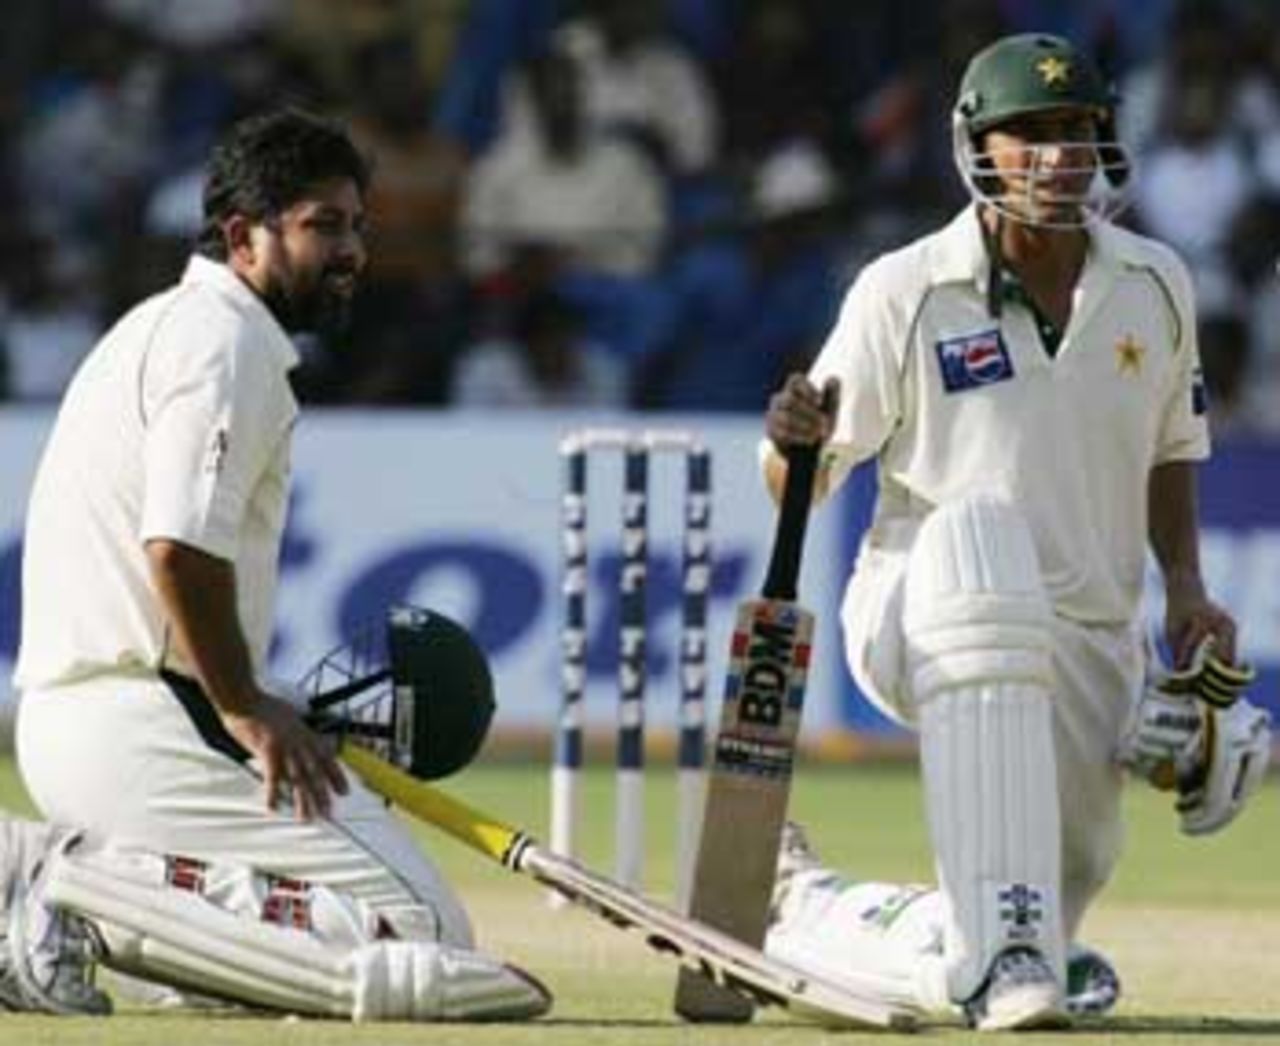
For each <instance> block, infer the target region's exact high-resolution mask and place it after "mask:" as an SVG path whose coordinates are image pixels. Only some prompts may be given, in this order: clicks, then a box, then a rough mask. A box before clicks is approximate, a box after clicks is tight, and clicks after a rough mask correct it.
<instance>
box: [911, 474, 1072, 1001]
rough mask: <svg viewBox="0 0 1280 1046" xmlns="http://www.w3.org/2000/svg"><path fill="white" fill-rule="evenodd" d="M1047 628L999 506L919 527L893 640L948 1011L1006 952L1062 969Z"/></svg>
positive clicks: (1023, 545)
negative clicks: (903, 676) (907, 713)
mask: <svg viewBox="0 0 1280 1046" xmlns="http://www.w3.org/2000/svg"><path fill="white" fill-rule="evenodd" d="M1049 614H1050V610H1049V607H1048V602H1047V600H1046V598H1045V595H1044V591H1043V587H1042V583H1041V580H1040V572H1039V567H1038V564H1037V561H1036V555H1035V549H1034V547H1033V545H1032V542H1031V535H1030V532H1029V531H1028V529H1027V526H1026V523H1025V522H1024V520H1023V519H1022V517H1021V515H1020V514H1019V513H1018V511H1017V510H1016V509H1015V508H1014V507H1013V506H1012V505H1009V504H1007V503H1005V502H1002V501H999V500H996V499H994V498H989V497H985V496H981V497H972V498H965V499H961V500H960V501H957V502H955V503H952V504H948V505H944V506H942V507H940V508H938V509H936V510H935V511H934V512H933V513H932V514H931V515H930V516H929V517H928V519H926V520H925V522H924V524H923V525H922V527H921V529H920V532H919V534H918V535H917V538H916V542H915V545H914V546H913V548H912V551H911V555H910V559H909V561H908V566H907V578H906V592H905V599H904V609H903V632H904V635H905V637H906V646H907V670H908V673H909V683H910V687H911V692H912V696H913V698H914V700H915V702H916V704H917V709H918V719H919V729H920V761H921V766H922V769H923V774H924V784H925V800H926V804H927V806H928V814H929V826H930V832H931V836H932V840H933V847H934V854H935V859H936V862H937V869H938V879H939V887H940V889H941V891H942V894H943V897H944V899H945V901H946V903H945V904H944V906H943V911H944V914H945V919H944V926H945V937H944V951H945V956H946V963H947V978H948V984H949V989H950V992H951V997H952V999H953V1000H955V1001H956V1002H963V1001H965V1000H967V999H969V998H970V997H971V996H973V995H974V993H975V992H977V991H978V990H979V989H980V988H981V987H982V984H983V981H984V979H985V977H986V975H987V971H988V969H989V968H990V966H991V963H992V960H993V959H994V958H995V957H996V956H997V955H998V954H999V953H1000V952H1001V951H1003V950H1004V949H1006V948H1009V947H1011V946H1016V945H1023V946H1030V947H1034V948H1036V949H1037V950H1038V951H1040V952H1041V954H1042V955H1044V957H1045V958H1046V959H1047V960H1048V961H1049V962H1050V963H1051V964H1052V965H1053V967H1054V968H1055V969H1056V970H1058V971H1059V977H1060V979H1061V977H1062V976H1063V970H1064V969H1065V966H1064V949H1063V941H1062V936H1063V931H1062V916H1061V911H1060V907H1059V897H1058V894H1059V883H1060V880H1061V837H1060V823H1059V809H1058V794H1057V775H1056V771H1055V757H1054V747H1053V724H1052V713H1051V708H1050V704H1049V699H1050V688H1051V684H1052V678H1053V677H1052V667H1051V660H1050V649H1049V643H1050V639H1049V627H1048V621H1049Z"/></svg>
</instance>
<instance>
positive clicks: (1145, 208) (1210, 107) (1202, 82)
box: [1134, 65, 1257, 283]
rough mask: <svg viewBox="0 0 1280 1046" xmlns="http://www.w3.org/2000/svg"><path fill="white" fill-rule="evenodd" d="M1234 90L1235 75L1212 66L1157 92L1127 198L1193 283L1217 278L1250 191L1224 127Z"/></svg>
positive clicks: (1240, 156)
mask: <svg viewBox="0 0 1280 1046" xmlns="http://www.w3.org/2000/svg"><path fill="white" fill-rule="evenodd" d="M1234 90H1235V72H1234V70H1233V69H1232V68H1231V67H1230V66H1223V65H1218V66H1206V67H1202V68H1198V69H1195V70H1190V71H1188V72H1187V73H1186V75H1184V76H1182V77H1180V78H1179V79H1178V80H1177V81H1176V82H1174V83H1172V84H1170V85H1169V86H1168V87H1167V88H1166V89H1165V90H1164V91H1163V92H1162V95H1161V98H1162V101H1163V104H1164V112H1163V113H1162V115H1161V120H1160V124H1159V127H1158V129H1157V132H1156V134H1155V136H1154V137H1153V138H1152V139H1151V140H1150V142H1149V143H1148V145H1147V149H1146V155H1145V157H1144V159H1143V172H1142V178H1141V180H1140V181H1139V182H1138V184H1137V190H1136V195H1135V198H1134V204H1135V210H1136V215H1137V218H1138V219H1139V221H1140V222H1141V224H1142V226H1143V227H1144V228H1145V229H1146V230H1147V231H1149V232H1150V234H1151V235H1152V236H1155V237H1156V238H1158V239H1161V240H1164V241H1165V242H1167V243H1169V244H1170V245H1171V246H1173V247H1174V248H1176V249H1177V250H1178V252H1179V253H1180V254H1181V255H1182V256H1183V258H1184V260H1185V261H1186V262H1187V264H1188V266H1189V267H1190V268H1191V271H1192V275H1193V276H1194V277H1195V278H1196V280H1197V283H1203V282H1204V281H1206V280H1210V279H1217V278H1219V277H1218V273H1219V271H1220V269H1221V268H1222V265H1223V256H1222V247H1223V241H1224V238H1225V237H1226V234H1227V229H1228V227H1229V226H1230V224H1231V220H1232V218H1233V217H1234V215H1235V214H1236V212H1237V211H1238V210H1239V209H1240V208H1241V207H1242V206H1244V204H1245V202H1246V201H1247V200H1248V199H1249V197H1250V195H1251V194H1252V193H1253V191H1254V189H1255V186H1256V184H1257V177H1256V174H1255V170H1254V167H1253V164H1252V162H1251V158H1250V154H1249V151H1248V146H1247V143H1246V142H1245V141H1244V140H1243V139H1242V138H1241V136H1240V135H1238V134H1237V133H1235V131H1234V130H1233V128H1232V125H1231V121H1230V105H1231V99H1232V97H1233V95H1234Z"/></svg>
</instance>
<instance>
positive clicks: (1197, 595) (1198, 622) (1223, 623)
mask: <svg viewBox="0 0 1280 1046" xmlns="http://www.w3.org/2000/svg"><path fill="white" fill-rule="evenodd" d="M1164 634H1165V638H1166V640H1167V641H1168V643H1169V649H1170V651H1172V653H1173V667H1174V668H1185V667H1187V665H1188V664H1190V662H1191V655H1192V654H1194V653H1195V651H1196V649H1197V648H1198V647H1199V646H1200V644H1201V643H1202V642H1204V640H1205V639H1206V638H1207V637H1209V636H1212V637H1213V649H1214V651H1215V653H1216V654H1217V655H1218V657H1219V658H1221V659H1222V660H1223V661H1225V662H1227V663H1228V664H1231V663H1234V661H1235V659H1236V623H1235V620H1234V619H1233V618H1232V617H1231V615H1230V614H1228V613H1227V612H1226V611H1225V610H1223V609H1222V607H1220V606H1218V605H1217V604H1216V603H1214V602H1213V600H1211V599H1210V598H1209V597H1208V596H1207V595H1206V594H1205V591H1204V587H1203V586H1202V585H1200V584H1198V583H1197V584H1190V585H1178V584H1171V585H1168V586H1167V588H1166V591H1165V612H1164Z"/></svg>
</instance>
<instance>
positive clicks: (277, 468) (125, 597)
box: [14, 257, 298, 690]
mask: <svg viewBox="0 0 1280 1046" xmlns="http://www.w3.org/2000/svg"><path fill="white" fill-rule="evenodd" d="M296 362H297V354H296V351H295V349H294V347H293V345H292V343H291V342H290V341H289V339H288V338H287V337H286V335H285V333H284V331H283V329H282V328H281V327H280V325H279V324H278V323H277V322H276V320H275V318H274V317H273V316H272V315H271V313H270V312H269V311H268V309H267V307H266V306H265V305H264V304H263V302H262V301H261V299H259V298H258V296H257V295H256V294H254V292H253V291H252V290H250V289H249V288H248V287H247V286H246V285H245V284H244V283H242V282H241V281H240V279H239V278H238V277H237V276H236V275H235V274H234V273H233V272H232V271H231V270H230V269H228V268H227V267H226V266H224V265H221V264H218V263H216V262H213V261H210V260H208V259H205V258H201V257H193V258H192V259H191V261H190V263H189V264H188V266H187V269H186V272H185V273H184V274H183V277H182V280H181V282H180V283H178V284H177V285H176V286H175V287H172V288H170V289H169V290H167V291H165V292H163V293H161V294H158V295H156V296H154V297H152V298H149V299H147V300H146V301H144V302H142V303H141V304H139V305H138V306H136V307H135V308H134V309H132V310H131V311H130V312H129V313H127V314H126V315H125V316H124V317H123V318H122V319H121V320H120V321H119V322H118V323H117V324H116V325H115V326H114V327H113V328H112V329H111V330H110V331H109V332H108V333H107V334H106V336H105V337H104V338H103V339H102V341H101V342H99V343H98V345H97V346H96V347H95V348H94V350H93V352H92V353H90V355H89V356H88V357H87V358H86V360H85V362H84V364H83V366H82V367H81V368H80V370H79V372H78V373H77V374H76V377H75V378H74V380H73V381H72V383H71V385H70V387H69V388H68V390H67V393H66V395H65V397H64V398H63V401H62V406H61V408H60V409H59V411H58V417H57V421H56V422H55V424H54V428H53V433H52V435H51V436H50V438H49V442H48V445H47V446H46V447H45V450H44V455H43V457H42V458H41V461H40V466H39V469H38V471H37V473H36V479H35V485H34V488H33V490H32V494H31V501H30V504H29V506H28V510H27V525H26V535H25V538H24V545H23V563H22V589H23V599H22V637H21V643H20V646H19V651H18V662H17V668H16V671H15V675H14V680H15V683H16V684H17V686H18V687H19V688H20V689H25V690H30V689H36V688H42V687H49V686H55V685H58V684H61V683H67V682H72V681H74V680H78V679H84V678H88V677H90V676H96V675H102V674H105V673H111V672H119V671H126V672H127V671H137V670H140V669H154V668H159V667H168V668H172V669H174V670H176V671H179V672H185V673H187V674H192V669H191V667H190V666H188V665H184V664H182V663H181V661H180V660H179V657H178V654H177V652H176V651H175V650H173V649H172V648H171V646H170V642H169V636H168V634H167V628H166V624H165V616H164V614H163V612H162V609H161V605H160V602H159V598H158V597H157V595H156V593H155V591H154V589H153V587H152V584H151V579H150V574H149V571H148V567H147V560H146V555H145V551H144V547H143V546H144V543H145V542H146V541H147V540H149V539H152V538H168V539H172V540H174V541H179V542H182V543H183V544H187V545H191V546H194V547H196V548H198V549H201V550H203V551H205V552H208V553H210V554H211V555H214V556H218V557H219V558H221V559H225V560H228V561H230V562H231V563H233V564H234V566H235V571H236V586H237V596H238V601H239V614H240V623H241V625H242V627H243V629H244V634H245V637H246V639H247V640H248V643H249V650H250V655H251V657H252V659H253V664H254V667H255V669H260V668H261V666H262V664H263V660H264V657H265V655H266V651H267V645H268V642H269V640H270V635H271V618H272V605H273V603H274V599H275V587H276V576H277V559H278V554H279V548H280V539H281V534H282V532H283V529H284V521H285V510H286V506H287V499H288V485H289V437H290V432H291V428H292V425H293V422H294V419H295V418H296V416H297V411H298V407H297V402H296V400H295V399H294V396H293V392H292V390H291V389H290V387H289V382H288V372H289V370H290V369H291V368H292V367H293V366H294V364H295V363H296Z"/></svg>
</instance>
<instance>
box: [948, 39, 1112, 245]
mask: <svg viewBox="0 0 1280 1046" xmlns="http://www.w3.org/2000/svg"><path fill="white" fill-rule="evenodd" d="M1115 107H1116V98H1115V95H1114V94H1113V92H1112V91H1111V89H1110V87H1109V85H1108V84H1107V82H1106V81H1105V80H1104V78H1103V76H1102V74H1101V72H1100V71H1099V70H1098V67H1097V66H1096V65H1095V64H1094V63H1093V62H1092V61H1091V60H1090V59H1089V58H1088V57H1087V56H1086V55H1085V54H1084V53H1082V52H1081V51H1080V50H1079V48H1077V47H1076V46H1075V45H1074V44H1072V43H1071V42H1070V41H1068V40H1065V39H1063V38H1062V37H1059V36H1051V35H1049V34H1047V33H1020V34H1017V35H1015V36H1006V37H1003V38H1001V39H1000V40H997V41H996V42H995V43H993V44H991V45H990V46H988V47H987V48H985V49H984V50H982V51H980V52H978V54H976V55H975V56H974V57H973V59H972V60H971V61H970V62H969V66H968V68H967V69H966V70H965V73H964V76H963V77H962V78H961V81H960V90H959V94H958V96H957V99H956V104H955V108H954V109H953V111H952V130H953V147H954V154H955V160H956V167H957V169H958V170H959V172H960V176H961V178H963V179H964V182H965V185H966V187H967V188H968V189H969V193H970V195H971V196H972V197H973V198H974V199H975V200H976V201H978V202H979V203H983V204H986V205H988V206H990V207H993V208H994V209H996V210H997V211H999V212H1000V213H1001V214H1003V215H1005V216H1006V217H1009V218H1012V219H1014V220H1016V221H1021V222H1025V223H1028V224H1033V225H1044V226H1050V227H1066V228H1074V227H1079V226H1081V225H1084V224H1086V223H1087V222H1088V221H1089V219H1090V218H1091V217H1112V216H1114V215H1115V214H1117V213H1119V211H1120V210H1121V209H1122V208H1123V207H1124V205H1125V203H1126V202H1127V196H1126V192H1125V190H1126V187H1127V186H1128V184H1129V181H1130V177H1129V176H1130V173H1131V164H1130V161H1129V158H1128V156H1127V154H1126V151H1125V149H1124V147H1123V146H1122V145H1121V144H1120V143H1119V142H1118V141H1117V139H1116V129H1115ZM1062 109H1075V110H1082V111H1084V112H1085V113H1087V114H1088V116H1089V117H1090V119H1091V121H1092V124H1093V136H1092V138H1091V139H1088V140H1081V141H1066V142H1043V141H1035V142H1028V144H1027V145H1026V147H1025V149H1024V150H1023V163H1022V167H1021V170H1020V172H1019V173H1020V174H1021V175H1022V179H1021V180H1022V182H1023V188H1022V189H1021V190H1020V191H1018V192H1011V191H1009V190H1008V189H1007V188H1006V186H1005V185H1004V183H1003V181H1002V180H1001V179H999V178H996V177H994V175H993V168H994V164H993V157H992V154H991V153H989V152H986V151H984V148H983V141H984V135H985V134H986V132H987V131H990V130H992V129H993V128H998V127H1001V126H1004V125H1009V124H1013V123H1015V122H1016V121H1018V120H1020V119H1023V118H1025V117H1029V116H1034V115H1036V114H1038V113H1048V112H1052V111H1056V110H1062ZM1082 146H1087V147H1088V148H1087V149H1085V150H1082V149H1081V147H1082ZM1080 155H1084V156H1086V157H1087V158H1086V159H1084V160H1074V161H1070V160H1069V161H1068V162H1071V163H1073V166H1064V163H1063V159H1062V158H1063V156H1067V157H1076V156H1080ZM1090 174H1092V177H1090V178H1086V177H1085V176H1087V175H1090ZM1064 176H1067V179H1068V180H1074V181H1075V182H1077V183H1079V182H1081V180H1082V179H1084V182H1083V188H1082V189H1081V190H1079V191H1064V190H1063V189H1062V188H1061V184H1062V182H1063V180H1064ZM1071 176H1078V177H1075V178H1074V179H1072V178H1071ZM1051 181H1052V182H1053V184H1054V185H1057V186H1059V187H1058V188H1056V189H1053V190H1048V189H1046V186H1047V185H1048V184H1049V183H1050V182H1051ZM1046 201H1047V202H1048V204H1049V205H1048V206H1047V205H1046Z"/></svg>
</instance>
